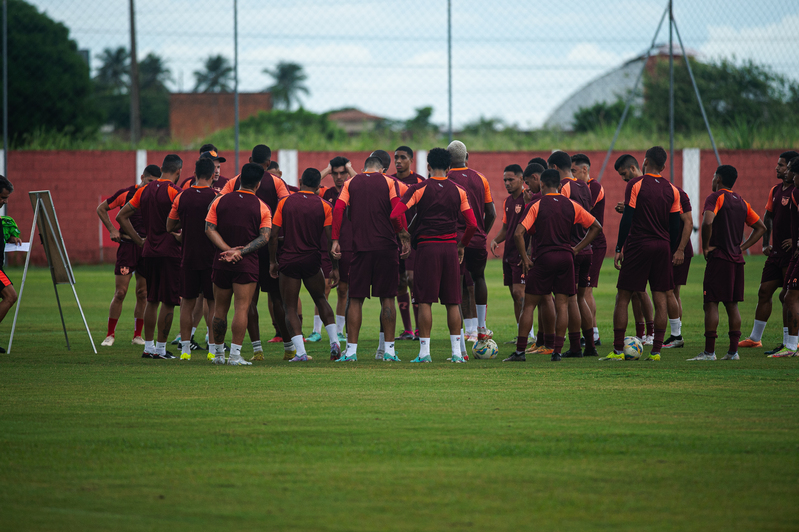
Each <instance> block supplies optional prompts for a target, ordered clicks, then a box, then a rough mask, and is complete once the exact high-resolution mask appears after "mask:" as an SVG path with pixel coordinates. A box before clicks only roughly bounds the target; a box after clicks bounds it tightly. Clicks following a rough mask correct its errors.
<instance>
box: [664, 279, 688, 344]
mask: <svg viewBox="0 0 799 532" xmlns="http://www.w3.org/2000/svg"><path fill="white" fill-rule="evenodd" d="M667 298H668V299H667V309H668V313H669V326H670V327H671V334H670V335H669V337H668V338H667V339H666V340H665V341H664V342H663V347H664V348H665V349H672V348H675V347H682V346H684V345H685V341H684V340H683V338H682V302H681V301H680V287H679V285H675V286H674V290H672V291H671V292H669V293H668V295H667Z"/></svg>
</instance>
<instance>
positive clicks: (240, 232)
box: [206, 190, 272, 274]
mask: <svg viewBox="0 0 799 532" xmlns="http://www.w3.org/2000/svg"><path fill="white" fill-rule="evenodd" d="M265 218H268V219H269V223H270V227H271V219H272V214H271V211H270V210H269V207H267V205H266V204H265V203H264V202H263V201H261V200H260V199H259V198H258V197H257V196H256V195H255V194H254V193H253V192H251V191H249V190H236V191H234V192H230V193H228V194H224V195H222V196H217V198H216V199H215V200H214V201H213V203H211V208H210V209H209V211H208V215H207V216H206V220H207V221H208V222H210V223H212V224H214V225H215V226H216V230H217V232H218V233H219V236H221V237H222V240H224V241H225V243H226V244H227V245H229V246H230V247H236V246H246V245H247V244H249V243H250V242H252V241H253V240H255V238H256V237H258V235H259V233H260V227H261V224H262V222H263V220H264V219H265ZM264 247H266V246H264ZM218 254H219V251H218V250H217V255H218ZM213 264H214V268H217V269H221V270H234V271H251V272H253V273H255V274H257V273H258V254H257V253H249V254H247V255H244V256H243V257H242V259H241V261H239V262H238V263H236V264H233V263H229V262H226V261H219V260H216V258H215V259H214V263H213Z"/></svg>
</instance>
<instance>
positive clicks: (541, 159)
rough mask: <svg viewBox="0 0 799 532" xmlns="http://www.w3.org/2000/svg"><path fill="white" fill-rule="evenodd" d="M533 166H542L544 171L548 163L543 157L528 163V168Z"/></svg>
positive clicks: (535, 158) (534, 158)
mask: <svg viewBox="0 0 799 532" xmlns="http://www.w3.org/2000/svg"><path fill="white" fill-rule="evenodd" d="M531 164H540V165H541V168H544V169H546V167H547V161H546V159H544V158H543V157H533V158H532V159H530V160H529V161H528V162H527V166H530V165H531Z"/></svg>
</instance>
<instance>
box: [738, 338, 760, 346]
mask: <svg viewBox="0 0 799 532" xmlns="http://www.w3.org/2000/svg"><path fill="white" fill-rule="evenodd" d="M738 347H763V344H762V343H761V342H755V341H754V340H752V339H750V338H747V339H746V340H741V341H740V342H738Z"/></svg>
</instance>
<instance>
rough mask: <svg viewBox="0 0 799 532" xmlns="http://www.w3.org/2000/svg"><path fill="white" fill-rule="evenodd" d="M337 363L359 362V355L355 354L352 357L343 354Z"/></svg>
mask: <svg viewBox="0 0 799 532" xmlns="http://www.w3.org/2000/svg"><path fill="white" fill-rule="evenodd" d="M336 362H358V353H353V354H351V355H348V354H346V353H345V354H343V355H341V358H339V359H338V360H336Z"/></svg>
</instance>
